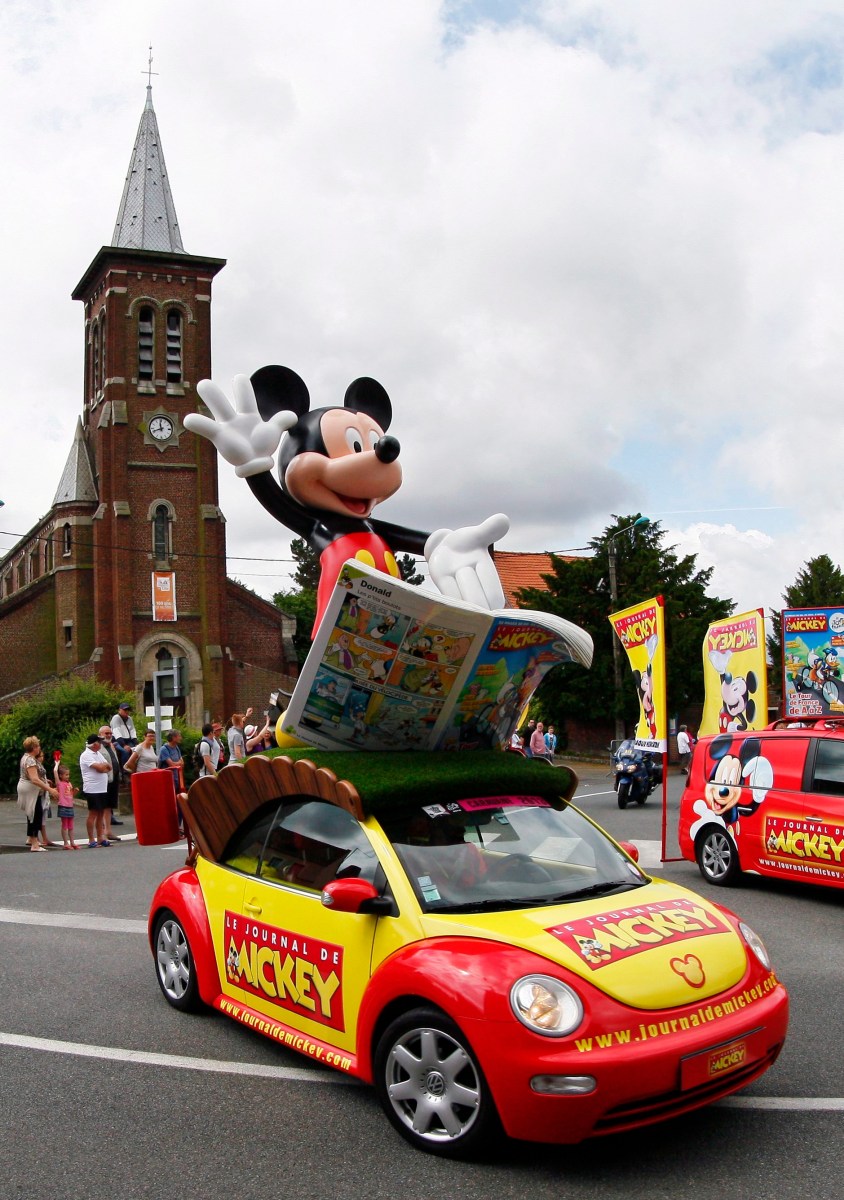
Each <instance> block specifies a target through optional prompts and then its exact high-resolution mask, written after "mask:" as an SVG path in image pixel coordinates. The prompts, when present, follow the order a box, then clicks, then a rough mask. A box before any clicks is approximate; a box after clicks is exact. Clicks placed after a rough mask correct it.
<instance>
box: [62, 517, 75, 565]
mask: <svg viewBox="0 0 844 1200" xmlns="http://www.w3.org/2000/svg"><path fill="white" fill-rule="evenodd" d="M72 549H73V535H72V533H71V528H70V525H69V524H68V525H63V526H62V554H63V555H64V557H65V558H69V557H70V552H71V550H72Z"/></svg>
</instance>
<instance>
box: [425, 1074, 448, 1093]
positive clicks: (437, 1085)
mask: <svg viewBox="0 0 844 1200" xmlns="http://www.w3.org/2000/svg"><path fill="white" fill-rule="evenodd" d="M425 1091H426V1092H428V1093H429V1095H431V1096H442V1095H443V1093H444V1092H445V1080H444V1079H443V1077H442V1075H440V1073H439V1071H429V1072H428V1074H427V1075H426V1076H425Z"/></svg>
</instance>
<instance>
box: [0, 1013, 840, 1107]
mask: <svg viewBox="0 0 844 1200" xmlns="http://www.w3.org/2000/svg"><path fill="white" fill-rule="evenodd" d="M0 1046H10V1047H12V1048H14V1049H19V1050H41V1051H44V1052H46V1053H48V1054H68V1055H71V1056H73V1057H77V1058H98V1059H103V1060H106V1061H109V1062H126V1063H137V1064H138V1065H139V1066H142V1067H166V1068H167V1069H168V1070H171V1071H172V1070H179V1069H180V1070H183V1071H206V1072H209V1073H211V1074H215V1075H249V1076H251V1077H253V1078H255V1077H259V1078H262V1079H285V1080H288V1081H290V1082H294V1083H327V1084H337V1085H346V1086H348V1085H349V1084H351V1085H352V1086H357V1085H359V1084H360V1081H359V1080H357V1079H350V1078H349V1077H348V1076H347V1075H340V1074H336V1073H335V1072H333V1071H330V1072H329V1071H325V1072H322V1071H312V1070H309V1069H308V1068H307V1067H271V1066H267V1065H266V1064H264V1063H247V1062H232V1061H231V1060H225V1059H216V1058H193V1057H190V1056H189V1055H186V1054H154V1053H152V1052H151V1051H149V1050H121V1049H119V1048H118V1047H116V1046H89V1045H86V1044H84V1043H82V1042H60V1041H56V1040H55V1039H53V1038H39V1037H26V1036H24V1035H22V1034H17V1033H2V1032H0ZM716 1107H718V1108H745V1109H762V1110H766V1111H768V1112H844V1097H842V1096H733V1097H731V1098H728V1099H726V1100H719V1101H717V1102H716Z"/></svg>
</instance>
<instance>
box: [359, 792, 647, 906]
mask: <svg viewBox="0 0 844 1200" xmlns="http://www.w3.org/2000/svg"><path fill="white" fill-rule="evenodd" d="M381 824H382V827H383V828H384V831H385V833H386V834H387V836H388V837H389V839H390V841H391V843H392V845H393V847H394V849H395V851H396V853H397V855H398V857H399V859H400V860H401V862H402V865H403V866H404V869H405V871H406V872H407V876H408V878H409V879H410V882H411V884H412V885H413V889H414V891H415V893H416V896H417V898H418V900H419V903H420V905H421V906H422V908H423V910H424V911H425V912H485V911H488V910H502V909H513V908H533V907H537V906H539V905H550V904H566V903H569V902H572V901H575V900H580V899H584V898H586V897H589V896H598V895H611V894H614V893H620V892H626V891H630V890H631V889H633V888H637V887H640V886H642V884H644V883H646V882H647V877H646V876H645V875H643V874H642V872H641V871H640V870H639V868H638V867H637V866H636V865H635V864H634V863H632V862H631V861H630V860H629V859H628V858H626V857H625V855H624V854H622V853H621V852H620V851H619V850H618V848H617V847H616V846H614V845H613V843H612V842H611V841H610V840H609V838H608V837H607V836H606V835H605V834H604V833H603V832H602V831H601V830H599V829H597V828H596V827H595V826H594V825H592V824H591V823H590V822H589V821H588V820H587V819H586V818H585V817H584V816H583V815H582V814H581V813H579V812H577V810H576V809H573V808H570V807H566V808H563V809H562V810H558V809H556V808H553V807H552V806H551V805H550V804H549V803H548V801H547V800H543V799H541V798H540V797H539V796H491V797H479V798H474V799H467V800H461V801H458V802H455V803H451V804H446V805H440V804H429V805H424V806H421V807H416V808H412V809H411V808H408V809H405V810H404V811H393V812H391V813H389V814H386V813H384V814H381Z"/></svg>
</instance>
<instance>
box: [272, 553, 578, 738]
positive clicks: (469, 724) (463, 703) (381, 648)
mask: <svg viewBox="0 0 844 1200" xmlns="http://www.w3.org/2000/svg"><path fill="white" fill-rule="evenodd" d="M591 652H592V645H591V639H590V638H589V635H588V634H586V633H585V632H584V631H583V630H581V629H579V628H578V627H577V626H575V625H571V624H570V623H569V622H566V621H563V620H562V619H561V618H557V617H554V616H551V615H550V614H546V613H529V612H523V611H520V610H519V609H513V610H506V611H499V612H495V613H491V612H488V611H486V610H485V609H481V608H476V607H475V606H473V605H470V604H465V603H463V602H462V601H458V600H452V599H450V598H449V597H445V596H443V595H442V594H440V593H439V592H433V591H429V590H426V589H424V588H419V587H411V586H410V585H409V584H406V583H404V582H402V581H401V580H398V579H394V578H392V577H391V576H388V575H385V574H384V573H382V572H380V571H377V570H375V569H374V568H373V569H370V568H368V567H367V566H365V565H363V564H361V563H359V562H354V561H350V562H347V563H346V564H345V565H344V567H343V569H342V571H341V573H340V577H339V579H338V582H337V586H336V587H335V590H334V594H333V595H332V597H331V600H330V601H329V604H328V607H327V609H326V611H325V615H324V617H323V620H322V622H321V624H320V628H319V629H318V631H317V634H316V637H315V639H314V643H313V646H312V647H311V650H310V653H309V654H308V657H307V660H306V662H305V664H304V666H303V667H302V671H301V674H300V677H299V680H298V681H297V684H296V688H295V690H294V693H293V696H292V698H291V702H290V705H289V707H288V710H287V715H286V718H285V722H284V728H285V731H286V732H289V733H292V734H294V735H295V736H297V737H300V738H301V739H302V740H303V741H305V742H307V743H309V744H310V745H313V746H320V747H323V748H325V749H334V750H337V749H342V748H346V749H358V750H360V749H365V750H421V749H442V750H448V749H453V750H463V749H489V748H500V747H503V746H505V745H507V744H508V742H509V740H510V736H511V735H512V733H513V730H514V729H515V727H516V723H517V722H518V719H519V715H520V714H521V712H522V711H523V709H524V708H525V705H526V704H527V703H528V701H529V699H530V697H531V696H532V695H533V692H534V691H535V690H536V688H537V686H538V685H539V683H540V682H541V680H542V679H543V678H544V676H545V674H546V673H547V672H548V671H549V670H550V669H551V668H552V667H554V666H557V665H558V664H559V663H562V662H572V661H576V662H580V663H582V664H583V665H584V666H588V665H589V661H590V660H591Z"/></svg>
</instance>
